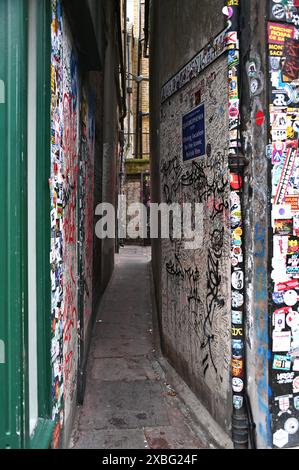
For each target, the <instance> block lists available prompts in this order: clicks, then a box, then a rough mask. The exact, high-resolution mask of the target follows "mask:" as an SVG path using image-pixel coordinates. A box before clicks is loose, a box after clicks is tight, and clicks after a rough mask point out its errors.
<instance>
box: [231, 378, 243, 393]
mask: <svg viewBox="0 0 299 470" xmlns="http://www.w3.org/2000/svg"><path fill="white" fill-rule="evenodd" d="M243 388H244V382H243V380H242V379H239V378H238V377H234V378H233V391H234V392H236V393H240V392H242V390H243Z"/></svg>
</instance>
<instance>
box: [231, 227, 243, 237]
mask: <svg viewBox="0 0 299 470" xmlns="http://www.w3.org/2000/svg"><path fill="white" fill-rule="evenodd" d="M242 235H243V230H242V229H241V227H238V228H236V230H234V231H233V236H234V237H235V238H240V237H241V236H242Z"/></svg>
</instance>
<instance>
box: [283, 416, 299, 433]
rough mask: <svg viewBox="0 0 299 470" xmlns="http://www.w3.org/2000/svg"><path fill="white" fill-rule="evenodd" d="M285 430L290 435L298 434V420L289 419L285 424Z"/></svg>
mask: <svg viewBox="0 0 299 470" xmlns="http://www.w3.org/2000/svg"><path fill="white" fill-rule="evenodd" d="M284 429H285V431H286V432H287V433H288V434H291V435H292V434H296V432H298V429H299V422H298V420H297V419H296V418H289V419H287V420H286V422H285V423H284Z"/></svg>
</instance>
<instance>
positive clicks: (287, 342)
mask: <svg viewBox="0 0 299 470" xmlns="http://www.w3.org/2000/svg"><path fill="white" fill-rule="evenodd" d="M290 349H291V332H290V331H282V332H277V331H274V332H273V352H284V351H286V352H289V350H290Z"/></svg>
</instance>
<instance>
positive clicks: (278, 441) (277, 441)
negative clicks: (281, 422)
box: [273, 429, 289, 449]
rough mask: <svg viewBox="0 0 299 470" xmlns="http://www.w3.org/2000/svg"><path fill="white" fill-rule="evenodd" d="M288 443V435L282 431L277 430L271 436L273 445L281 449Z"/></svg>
mask: <svg viewBox="0 0 299 470" xmlns="http://www.w3.org/2000/svg"><path fill="white" fill-rule="evenodd" d="M288 442H289V435H288V433H287V432H286V431H285V430H284V429H279V431H276V433H275V434H273V444H274V445H275V446H276V447H279V448H280V449H282V447H284V446H285V445H287V443H288Z"/></svg>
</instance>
